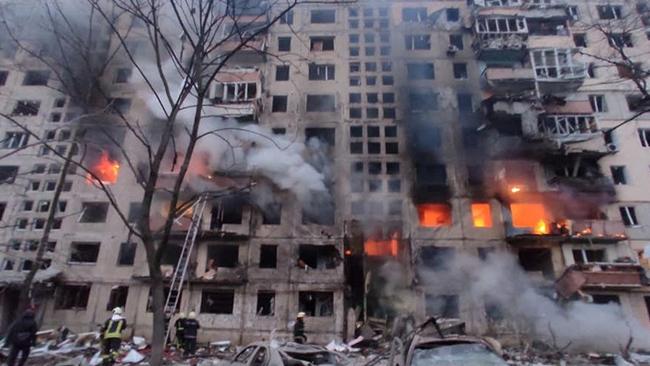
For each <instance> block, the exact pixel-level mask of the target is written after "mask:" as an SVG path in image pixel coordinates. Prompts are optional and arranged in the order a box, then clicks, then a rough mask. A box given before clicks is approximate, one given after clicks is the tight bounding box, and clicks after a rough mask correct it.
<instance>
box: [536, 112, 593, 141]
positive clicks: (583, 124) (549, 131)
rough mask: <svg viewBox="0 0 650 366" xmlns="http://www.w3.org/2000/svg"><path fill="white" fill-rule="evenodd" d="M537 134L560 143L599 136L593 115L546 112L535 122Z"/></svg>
mask: <svg viewBox="0 0 650 366" xmlns="http://www.w3.org/2000/svg"><path fill="white" fill-rule="evenodd" d="M537 127H538V131H539V134H540V135H541V136H542V137H544V138H549V139H552V140H556V141H559V142H562V143H567V142H581V141H586V140H589V139H592V138H594V137H596V136H600V129H599V128H598V124H597V123H596V118H595V117H594V116H593V115H578V114H573V115H569V114H547V115H544V116H542V117H540V119H539V122H538V124H537Z"/></svg>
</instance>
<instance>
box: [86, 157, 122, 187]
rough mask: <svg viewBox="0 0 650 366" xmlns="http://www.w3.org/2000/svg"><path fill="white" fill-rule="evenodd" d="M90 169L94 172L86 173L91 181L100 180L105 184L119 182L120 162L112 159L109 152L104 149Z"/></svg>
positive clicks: (87, 178)
mask: <svg viewBox="0 0 650 366" xmlns="http://www.w3.org/2000/svg"><path fill="white" fill-rule="evenodd" d="M89 170H90V171H91V172H92V174H90V173H88V174H87V175H86V180H87V181H88V182H89V183H92V182H95V181H96V180H98V181H100V182H102V183H103V184H113V183H115V182H117V177H118V175H119V173H120V163H119V162H117V160H114V159H112V158H111V157H110V155H109V153H108V152H106V151H102V152H101V154H100V156H99V158H98V159H96V161H94V162H91V164H90V167H89ZM93 175H94V176H93Z"/></svg>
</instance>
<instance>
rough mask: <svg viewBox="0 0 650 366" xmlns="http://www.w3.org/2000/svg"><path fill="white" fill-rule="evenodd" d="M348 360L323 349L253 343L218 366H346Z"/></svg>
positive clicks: (291, 344)
mask: <svg viewBox="0 0 650 366" xmlns="http://www.w3.org/2000/svg"><path fill="white" fill-rule="evenodd" d="M347 364H349V360H348V359H347V358H346V357H345V356H344V355H342V354H339V353H336V352H332V351H329V350H327V349H326V348H324V347H319V346H315V345H308V344H298V343H292V342H288V343H284V344H277V343H275V342H255V343H252V344H250V345H248V346H246V347H244V348H243V349H242V350H241V351H239V352H237V354H235V356H234V357H233V358H232V360H230V361H224V362H222V363H220V364H219V366H308V365H347Z"/></svg>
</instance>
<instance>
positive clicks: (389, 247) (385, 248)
mask: <svg viewBox="0 0 650 366" xmlns="http://www.w3.org/2000/svg"><path fill="white" fill-rule="evenodd" d="M398 237H399V236H398V234H397V233H395V234H393V235H392V236H391V238H390V239H389V240H374V239H368V240H366V242H365V243H363V249H364V252H365V253H366V255H368V256H392V257H397V254H398V251H399V240H398Z"/></svg>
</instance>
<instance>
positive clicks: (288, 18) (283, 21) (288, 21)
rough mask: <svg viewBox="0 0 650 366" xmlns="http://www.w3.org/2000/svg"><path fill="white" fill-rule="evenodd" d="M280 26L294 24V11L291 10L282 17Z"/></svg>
mask: <svg viewBox="0 0 650 366" xmlns="http://www.w3.org/2000/svg"><path fill="white" fill-rule="evenodd" d="M280 24H289V25H291V24H293V10H289V11H287V12H285V13H284V14H282V16H280Z"/></svg>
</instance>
